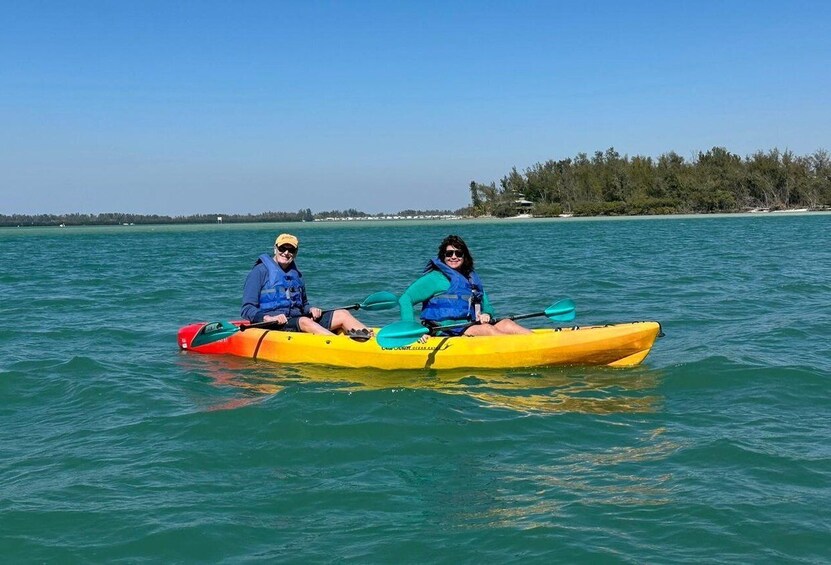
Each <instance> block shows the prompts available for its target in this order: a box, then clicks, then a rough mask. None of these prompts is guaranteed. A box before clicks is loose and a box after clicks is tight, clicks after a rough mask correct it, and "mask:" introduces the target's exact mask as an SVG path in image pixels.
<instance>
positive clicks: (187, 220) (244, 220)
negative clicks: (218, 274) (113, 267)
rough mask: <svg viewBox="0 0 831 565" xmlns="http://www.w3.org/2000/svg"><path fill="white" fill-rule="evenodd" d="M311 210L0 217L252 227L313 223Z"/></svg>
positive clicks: (18, 221)
mask: <svg viewBox="0 0 831 565" xmlns="http://www.w3.org/2000/svg"><path fill="white" fill-rule="evenodd" d="M313 219H314V216H313V214H312V211H311V210H310V209H308V208H307V209H305V210H300V211H298V212H263V213H261V214H224V213H216V214H194V215H191V216H160V215H158V214H124V213H116V212H107V213H103V214H35V215H29V214H11V215H8V216H7V215H3V214H0V226H59V225H65V226H114V225H122V224H128V225H129V224H135V225H141V224H216V223H234V224H252V223H257V222H301V221H304V220H306V221H312V220H313Z"/></svg>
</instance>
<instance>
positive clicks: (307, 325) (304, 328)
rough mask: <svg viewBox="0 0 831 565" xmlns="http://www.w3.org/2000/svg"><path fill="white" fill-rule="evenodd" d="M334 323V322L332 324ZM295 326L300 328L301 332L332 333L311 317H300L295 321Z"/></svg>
mask: <svg viewBox="0 0 831 565" xmlns="http://www.w3.org/2000/svg"><path fill="white" fill-rule="evenodd" d="M333 325H334V324H333ZM297 327H299V328H300V331H301V332H305V333H309V334H317V335H332V332H330V331H329V330H327V329H326V328H324V327H323V326H321V325H320V324H318V323H317V322H315V321H314V320H312V319H311V318H306V317H305V316H304V317H303V318H300V320H298V322H297Z"/></svg>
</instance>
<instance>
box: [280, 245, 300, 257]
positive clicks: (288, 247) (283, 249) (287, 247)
mask: <svg viewBox="0 0 831 565" xmlns="http://www.w3.org/2000/svg"><path fill="white" fill-rule="evenodd" d="M277 251H279V252H280V253H285V252H286V251H288V252H289V253H291V254H292V255H294V254H295V253H297V248H296V247H294V246H292V245H281V246H280V247H278V248H277Z"/></svg>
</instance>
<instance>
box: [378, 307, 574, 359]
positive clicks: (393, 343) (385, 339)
mask: <svg viewBox="0 0 831 565" xmlns="http://www.w3.org/2000/svg"><path fill="white" fill-rule="evenodd" d="M538 316H547V317H548V319H550V320H551V321H552V322H570V321H572V320H573V319H574V316H575V314H574V301H573V300H571V299H570V298H564V299H562V300H559V301H557V302H555V303H554V304H552V305H551V306H549V307H548V308H546V309H545V310H543V311H542V312H534V313H532V314H519V315H516V316H510V317H509V318H508V319H509V320H524V319H526V318H535V317H538ZM477 323H478V322H465V323H463V324H455V325H449V326H435V327H432V328H428V327H425V326H423V325H421V324H419V323H418V322H403V321H402V322H395V323H392V324H390V325H388V326H384V327H383V328H381V331H379V332H378V335H377V337H376V339H377V340H378V345H380V346H381V347H382V348H384V349H395V348H396V347H406V346H408V345H410V344H411V343H414V342H416V341H418V339H419V338H420V337H421V336H423V335H428V334H429V335H435V334H436V333H438V332H440V331H442V330H446V329H450V328H456V329H458V328H467V327H470V326H472V325H474V324H477Z"/></svg>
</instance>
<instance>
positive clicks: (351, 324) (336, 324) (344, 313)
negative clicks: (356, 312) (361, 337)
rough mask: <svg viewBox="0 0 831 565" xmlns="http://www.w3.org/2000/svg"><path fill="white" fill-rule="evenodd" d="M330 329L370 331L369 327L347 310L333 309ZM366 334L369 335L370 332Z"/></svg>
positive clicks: (344, 331)
mask: <svg viewBox="0 0 831 565" xmlns="http://www.w3.org/2000/svg"><path fill="white" fill-rule="evenodd" d="M332 330H334V331H337V330H341V331H342V332H343V333H346V332H348V331H351V330H367V331H370V330H369V328H367V327H366V326H365V325H363V324H362V323H361V322H360V321H358V319H357V318H356V317H355V316H353V315H352V314H351V313H350V312H349V310H335V312H334V313H333V314H332ZM368 335H371V332H370V334H368Z"/></svg>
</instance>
